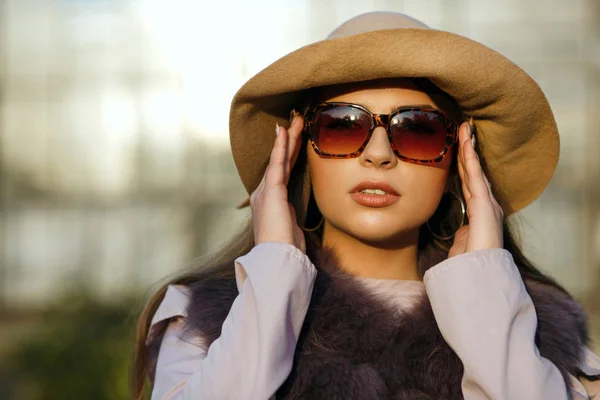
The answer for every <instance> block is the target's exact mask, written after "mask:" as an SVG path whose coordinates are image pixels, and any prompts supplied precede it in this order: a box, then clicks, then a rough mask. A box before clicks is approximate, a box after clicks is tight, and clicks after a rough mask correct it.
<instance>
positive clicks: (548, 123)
mask: <svg viewBox="0 0 600 400" xmlns="http://www.w3.org/2000/svg"><path fill="white" fill-rule="evenodd" d="M396 77H398V78H399V77H404V78H417V77H418V78H427V79H429V80H430V81H431V82H432V83H434V84H435V85H436V86H438V87H439V88H440V89H442V90H443V91H445V92H446V93H447V94H449V95H450V96H452V98H454V100H455V101H456V102H457V103H458V105H459V106H460V107H461V109H462V111H463V113H464V114H465V115H466V116H468V117H472V118H473V121H474V123H475V126H476V132H477V147H478V152H479V154H480V156H481V157H482V158H483V160H484V162H485V166H486V172H487V174H488V178H489V180H490V182H491V184H492V187H493V188H494V191H495V192H496V195H497V197H498V198H499V200H500V203H501V206H502V208H503V210H504V213H505V215H509V214H511V213H513V212H515V211H517V210H520V209H521V208H523V207H525V206H526V205H528V204H529V203H531V202H532V201H533V200H535V199H536V198H537V197H538V196H539V195H540V193H541V192H542V191H543V190H544V188H545V187H546V185H547V184H548V182H549V181H550V178H551V177H552V175H553V173H554V170H555V167H556V164H557V162H558V153H559V137H558V129H557V126H556V122H555V120H554V116H553V114H552V110H551V109H550V106H549V104H548V101H547V99H546V97H545V96H544V93H543V92H542V90H541V89H540V87H539V86H538V85H537V83H536V82H535V81H534V80H533V79H532V78H531V77H530V76H529V75H528V74H527V73H526V72H525V71H523V70H522V69H521V68H519V67H518V66H517V65H515V64H514V63H513V62H511V61H510V60H508V59H507V58H506V57H504V56H502V55H501V54H499V53H498V52H496V51H494V50H492V49H490V48H488V47H486V46H484V45H483V44H481V43H478V42H476V41H473V40H471V39H467V38H465V37H463V36H460V35H457V34H453V33H449V32H445V31H440V30H435V29H429V28H428V27H427V26H426V25H424V24H423V23H422V22H420V21H417V20H415V19H413V18H411V17H408V16H406V15H404V14H399V13H389V12H375V13H367V14H362V15H359V16H357V17H355V18H353V19H351V20H349V21H347V22H345V23H344V24H342V25H341V26H340V27H338V28H337V29H336V30H335V31H334V32H333V33H332V34H331V35H329V36H328V38H327V39H325V40H322V41H319V42H316V43H313V44H310V45H307V46H305V47H302V48H300V49H298V50H296V51H293V52H291V53H289V54H287V55H285V56H283V57H282V58H280V59H278V60H277V61H275V62H274V63H272V64H271V65H269V66H268V67H266V68H265V69H263V70H262V71H260V72H259V73H258V74H256V75H255V76H254V77H252V78H251V79H250V80H248V81H247V82H246V83H245V84H244V85H243V86H242V87H241V88H240V89H239V91H238V92H237V93H236V95H235V97H234V99H233V101H232V104H231V110H230V119H229V128H230V140H231V150H232V152H233V158H234V161H235V165H236V167H237V170H238V172H239V175H240V177H241V179H242V182H243V184H244V186H245V187H246V190H247V191H248V193H252V191H254V189H255V188H256V187H257V186H258V184H259V183H260V181H261V179H262V175H263V174H264V171H265V169H266V166H267V164H268V161H269V156H270V152H271V149H272V147H273V143H274V140H275V130H274V128H275V123H278V124H280V125H284V126H287V125H286V123H287V122H288V118H289V114H290V110H291V108H292V105H293V104H294V101H295V100H296V99H297V98H298V97H299V96H300V94H301V93H302V92H303V91H305V90H306V89H310V88H315V87H321V86H328V85H333V84H340V83H350V82H359V81H367V80H373V79H380V78H396Z"/></svg>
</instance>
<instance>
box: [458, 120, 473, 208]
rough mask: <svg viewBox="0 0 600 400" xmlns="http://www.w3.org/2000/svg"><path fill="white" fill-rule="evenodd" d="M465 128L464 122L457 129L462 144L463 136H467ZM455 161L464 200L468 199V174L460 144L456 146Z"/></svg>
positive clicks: (469, 195)
mask: <svg viewBox="0 0 600 400" xmlns="http://www.w3.org/2000/svg"><path fill="white" fill-rule="evenodd" d="M467 129H468V128H467V124H466V123H463V124H462V125H461V126H460V129H459V131H458V137H459V144H462V143H463V142H464V138H465V137H468V133H467ZM457 163H458V175H459V177H460V181H461V186H462V191H463V196H464V198H465V200H469V199H470V198H471V192H470V191H469V185H468V180H469V176H468V175H467V171H466V170H465V158H464V151H463V148H462V146H460V145H459V147H458V157H457Z"/></svg>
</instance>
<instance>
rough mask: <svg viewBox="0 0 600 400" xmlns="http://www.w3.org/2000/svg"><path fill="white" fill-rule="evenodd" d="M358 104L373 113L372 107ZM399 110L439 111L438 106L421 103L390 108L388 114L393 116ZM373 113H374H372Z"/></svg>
mask: <svg viewBox="0 0 600 400" xmlns="http://www.w3.org/2000/svg"><path fill="white" fill-rule="evenodd" d="M355 104H358V105H359V106H363V107H364V108H366V109H367V110H369V111H371V108H370V107H367V105H366V104H362V103H355ZM399 108H428V109H434V110H438V108H437V107H436V106H434V105H433V104H428V103H420V104H399V105H395V106H393V107H390V108H389V109H388V114H391V113H392V112H394V111H396V110H397V109H399ZM371 112H372V111H371Z"/></svg>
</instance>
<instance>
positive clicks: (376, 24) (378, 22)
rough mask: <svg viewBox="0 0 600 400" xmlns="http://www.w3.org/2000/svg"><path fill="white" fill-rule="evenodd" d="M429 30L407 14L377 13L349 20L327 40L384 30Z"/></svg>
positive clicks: (365, 14)
mask: <svg viewBox="0 0 600 400" xmlns="http://www.w3.org/2000/svg"><path fill="white" fill-rule="evenodd" d="M402 28H410V29H429V27H428V26H427V25H425V24H424V23H423V22H421V21H419V20H418V19H415V18H413V17H410V16H408V15H406V14H402V13H396V12H388V11H375V12H369V13H364V14H360V15H357V16H356V17H354V18H351V19H349V20H348V21H346V22H344V23H343V24H341V25H340V26H338V27H337V28H336V29H335V30H334V31H333V32H331V33H330V34H329V36H327V39H335V38H338V37H343V36H350V35H356V34H359V33H365V32H371V31H379V30H383V29H402Z"/></svg>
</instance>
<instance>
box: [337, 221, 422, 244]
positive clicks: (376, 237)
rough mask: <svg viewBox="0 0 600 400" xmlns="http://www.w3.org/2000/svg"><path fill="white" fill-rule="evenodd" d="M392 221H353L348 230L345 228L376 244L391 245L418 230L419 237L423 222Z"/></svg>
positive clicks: (351, 233)
mask: <svg viewBox="0 0 600 400" xmlns="http://www.w3.org/2000/svg"><path fill="white" fill-rule="evenodd" d="M390 222H392V221H390V220H389V219H388V220H387V221H382V222H380V223H375V222H371V223H365V224H360V223H358V224H356V223H353V224H352V226H349V227H348V229H347V230H346V229H344V230H345V231H346V233H347V234H349V235H350V236H353V237H355V238H356V239H358V240H360V241H362V242H365V243H372V244H375V245H377V244H381V245H383V244H388V245H389V244H391V243H394V242H403V241H406V239H407V238H410V237H412V236H413V234H414V233H415V231H417V235H416V237H418V230H419V228H420V226H421V224H414V226H413V224H401V223H399V222H400V221H394V222H395V223H393V224H391V223H390Z"/></svg>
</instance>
